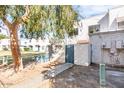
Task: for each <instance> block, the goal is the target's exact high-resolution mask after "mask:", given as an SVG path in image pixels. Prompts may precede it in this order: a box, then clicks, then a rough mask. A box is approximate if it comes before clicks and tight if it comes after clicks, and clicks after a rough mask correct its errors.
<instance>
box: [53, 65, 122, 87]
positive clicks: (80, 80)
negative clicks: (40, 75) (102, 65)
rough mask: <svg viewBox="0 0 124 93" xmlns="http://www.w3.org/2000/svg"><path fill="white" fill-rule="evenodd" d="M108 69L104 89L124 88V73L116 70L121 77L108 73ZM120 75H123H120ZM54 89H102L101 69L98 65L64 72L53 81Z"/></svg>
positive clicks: (73, 68) (74, 67) (74, 68)
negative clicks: (100, 81) (100, 80)
mask: <svg viewBox="0 0 124 93" xmlns="http://www.w3.org/2000/svg"><path fill="white" fill-rule="evenodd" d="M108 71H109V70H108V69H106V83H107V84H106V86H104V87H107V88H108V87H109V88H113V87H124V82H122V81H124V72H119V71H116V70H115V69H114V71H113V73H115V72H116V74H117V73H118V74H119V75H118V76H117V75H115V74H113V73H112V72H109V73H108ZM120 73H123V75H122V74H120ZM51 81H52V87H53V88H100V87H101V86H100V84H99V67H98V66H97V65H91V66H88V67H86V66H77V65H74V66H73V67H72V68H70V69H68V70H66V71H64V72H62V73H61V74H59V75H57V76H56V77H55V78H53V79H51Z"/></svg>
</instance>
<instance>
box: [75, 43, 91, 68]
mask: <svg viewBox="0 0 124 93" xmlns="http://www.w3.org/2000/svg"><path fill="white" fill-rule="evenodd" d="M90 62H91V61H90V45H89V44H76V45H74V64H76V65H82V66H88V65H90Z"/></svg>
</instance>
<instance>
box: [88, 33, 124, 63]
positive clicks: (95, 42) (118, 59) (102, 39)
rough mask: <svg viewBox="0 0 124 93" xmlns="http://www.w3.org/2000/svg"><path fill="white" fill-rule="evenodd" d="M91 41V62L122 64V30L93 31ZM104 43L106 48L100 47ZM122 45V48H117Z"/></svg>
mask: <svg viewBox="0 0 124 93" xmlns="http://www.w3.org/2000/svg"><path fill="white" fill-rule="evenodd" d="M90 40H91V43H92V58H91V59H92V62H93V63H97V64H99V63H101V62H103V63H106V64H116V65H124V46H122V45H124V31H111V32H101V33H94V34H92V35H91V36H90ZM103 44H105V46H106V48H102V45H103ZM117 47H122V48H117Z"/></svg>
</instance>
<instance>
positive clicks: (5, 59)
mask: <svg viewBox="0 0 124 93" xmlns="http://www.w3.org/2000/svg"><path fill="white" fill-rule="evenodd" d="M2 59H3V60H2V61H3V65H6V64H7V59H8V57H7V56H3V58H2Z"/></svg>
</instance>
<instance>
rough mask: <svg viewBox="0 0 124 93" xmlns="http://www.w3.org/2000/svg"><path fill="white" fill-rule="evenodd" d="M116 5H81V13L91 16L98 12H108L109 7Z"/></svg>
mask: <svg viewBox="0 0 124 93" xmlns="http://www.w3.org/2000/svg"><path fill="white" fill-rule="evenodd" d="M113 7H115V6H113V5H86V6H80V9H79V11H80V14H81V15H82V16H84V17H89V16H92V15H96V14H101V13H104V12H107V11H108V9H111V8H113Z"/></svg>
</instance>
